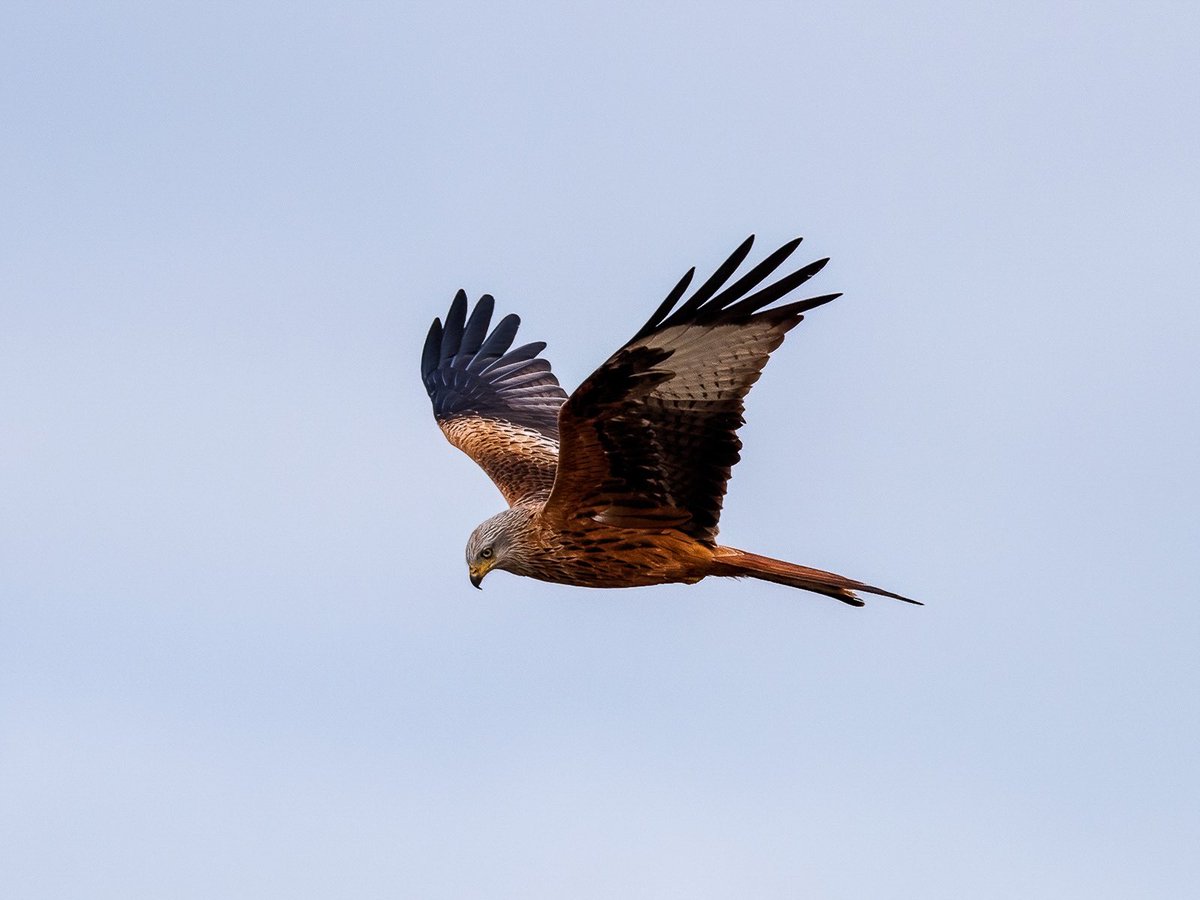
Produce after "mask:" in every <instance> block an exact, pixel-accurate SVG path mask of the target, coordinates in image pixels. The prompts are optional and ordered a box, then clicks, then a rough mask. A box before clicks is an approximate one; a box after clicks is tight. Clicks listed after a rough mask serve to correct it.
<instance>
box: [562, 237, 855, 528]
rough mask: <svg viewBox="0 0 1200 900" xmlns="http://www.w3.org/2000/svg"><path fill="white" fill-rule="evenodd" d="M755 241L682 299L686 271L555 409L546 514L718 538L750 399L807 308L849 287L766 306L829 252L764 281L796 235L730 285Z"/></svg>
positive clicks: (815, 268)
mask: <svg viewBox="0 0 1200 900" xmlns="http://www.w3.org/2000/svg"><path fill="white" fill-rule="evenodd" d="M753 242H754V236H753V235H751V236H750V237H749V238H747V239H746V240H745V242H743V243H742V245H741V246H740V247H738V249H737V250H735V251H734V252H733V255H732V256H730V257H729V259H727V260H726V261H725V262H724V263H723V264H722V265H721V266H720V268H718V269H717V271H716V272H714V273H713V275H712V276H711V277H710V278H709V279H708V280H707V281H705V282H704V284H702V285H701V286H700V287H699V288H697V289H696V291H695V292H694V293H693V294H692V295H691V296H690V297H689V298H687V299H686V300H684V301H683V302H682V303H680V299H681V298H682V297H683V295H684V292H685V291H686V290H687V288H688V286H689V284H690V283H691V280H692V276H693V275H694V274H695V269H691V270H689V271H688V273H687V274H686V275H684V276H683V278H682V279H681V280H680V282H679V283H678V284H677V285H676V286H675V288H674V289H673V290H672V291H671V293H670V294H669V295H668V296H667V298H666V300H664V301H663V303H662V305H660V306H659V308H658V309H657V310H656V311H655V313H654V315H653V316H651V317H650V320H649V321H648V322H647V323H646V324H645V325H644V326H642V329H641V330H640V331H639V332H638V333H637V334H636V335H634V337H633V339H632V340H630V341H629V343H627V344H626V345H625V346H624V347H622V348H621V349H620V350H618V351H617V352H616V353H614V354H613V355H612V356H611V357H610V358H609V359H608V361H607V362H605V363H604V365H602V366H601V367H600V368H599V369H597V370H596V371H595V372H594V373H592V375H591V376H590V377H589V378H588V379H587V380H586V381H585V382H584V383H583V384H582V385H580V387H579V388H578V389H577V390H576V391H575V392H574V393H573V394H572V395H571V397H570V399H569V400H568V401H567V402H566V404H565V405H564V406H563V408H562V411H561V412H560V414H559V428H560V433H561V440H562V446H561V449H560V453H559V466H558V476H557V480H556V481H555V482H554V489H553V491H552V492H551V494H550V497H549V499H548V500H547V502H546V508H545V512H546V514H547V515H549V516H552V517H553V518H554V519H556V520H557V521H559V522H561V523H564V524H565V523H566V522H567V521H569V520H570V519H572V518H576V517H579V516H589V517H592V518H594V519H597V520H599V521H603V522H608V523H611V524H614V525H620V526H625V527H630V528H650V529H653V528H663V527H673V528H678V529H679V530H681V531H684V532H685V533H687V534H689V535H691V536H692V537H694V538H696V539H698V540H702V541H707V542H715V538H716V535H717V522H718V519H719V518H720V515H721V504H722V501H723V499H724V496H725V487H726V484H727V482H728V481H729V474H730V471H731V469H732V468H733V465H734V464H735V463H736V462H737V461H738V459H739V451H740V450H741V446H742V444H741V441H740V440H739V439H738V436H737V430H738V428H739V427H741V425H742V423H743V422H744V419H743V418H742V412H743V404H742V401H743V399H744V398H745V396H746V394H747V393H748V392H749V390H750V388H751V386H752V385H753V384H754V382H756V381H757V380H758V377H759V374H760V373H761V372H762V369H763V366H764V365H766V362H767V357H768V356H769V355H770V353H771V351H773V350H774V349H775V348H776V347H778V346H779V345H780V344H781V343H782V342H783V336H784V334H786V333H787V332H788V331H789V330H790V329H791V328H793V327H795V326H796V325H797V324H798V323H799V322H800V320H801V319H802V318H803V313H804V312H806V311H807V310H810V309H812V308H814V307H816V306H820V305H821V304H823V303H828V302H829V301H830V300H833V299H834V298H836V297H839V296H841V295H840V294H827V295H825V296H822V297H814V298H812V299H810V300H802V301H799V302H797V303H789V304H787V305H786V306H780V307H777V308H775V309H769V310H765V311H762V312H760V310H762V309H763V307H765V306H767V305H768V304H770V303H772V302H774V301H775V300H778V299H780V298H781V297H783V296H784V295H786V294H788V293H790V292H791V291H793V290H795V289H796V288H797V287H799V286H800V285H802V284H804V282H806V281H807V280H808V279H809V278H811V277H812V276H813V275H815V274H816V273H817V272H819V271H820V270H821V268H822V267H824V265H825V263H827V262H828V260H827V259H822V260H818V261H817V262H814V263H810V264H809V265H807V266H805V267H803V268H802V269H799V270H797V271H795V272H792V273H791V274H790V275H787V276H785V277H783V278H780V279H779V280H778V281H775V282H774V283H772V284H769V285H766V286H765V287H760V285H762V284H763V282H764V281H766V280H767V279H768V278H769V277H770V276H771V274H772V273H773V272H775V270H776V269H778V268H779V266H780V265H781V264H782V263H783V261H784V260H786V259H787V258H788V257H789V256H790V255H791V254H792V252H793V251H794V250H795V249H796V247H797V246H798V245H799V243H800V239H799V238H797V239H796V240H794V241H790V242H789V243H787V244H785V245H784V246H782V247H780V248H779V249H778V250H776V251H775V252H774V253H772V254H771V255H770V256H768V257H767V258H766V259H764V260H763V261H762V262H760V263H759V264H758V265H756V266H754V267H753V268H751V269H750V270H749V271H748V272H746V273H745V274H744V275H742V276H741V277H740V278H738V279H737V280H736V281H734V282H732V283H731V284H728V285H726V282H728V281H729V279H730V278H731V277H732V276H733V274H734V272H735V271H736V270H737V269H738V267H739V266H740V265H741V263H742V261H743V260H744V259H745V258H746V256H747V254H749V252H750V247H751V245H752V244H753ZM756 289H757V290H756Z"/></svg>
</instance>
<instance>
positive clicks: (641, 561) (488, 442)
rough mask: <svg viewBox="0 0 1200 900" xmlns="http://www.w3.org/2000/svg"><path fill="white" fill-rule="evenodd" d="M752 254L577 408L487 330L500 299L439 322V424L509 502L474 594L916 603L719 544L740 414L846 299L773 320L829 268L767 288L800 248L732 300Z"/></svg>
mask: <svg viewBox="0 0 1200 900" xmlns="http://www.w3.org/2000/svg"><path fill="white" fill-rule="evenodd" d="M752 241H753V238H750V239H748V240H747V241H746V242H744V243H743V244H742V245H741V246H740V247H739V248H738V250H737V251H735V252H734V254H733V255H732V256H731V257H730V258H729V259H728V260H727V261H726V262H725V263H724V264H723V265H722V266H720V267H719V268H718V269H717V271H716V272H715V273H714V274H713V275H712V276H711V277H710V278H709V279H708V280H707V281H706V282H705V283H704V284H703V285H701V286H700V287H699V288H697V289H696V291H695V292H694V293H693V294H692V296H691V297H689V298H688V299H687V300H684V301H683V302H682V303H680V300H681V299H682V297H683V294H684V292H685V291H686V290H687V287H688V285H689V283H690V281H691V278H692V275H693V273H694V270H693V271H691V272H688V274H687V275H685V276H684V278H683V279H682V280H681V281H680V282H679V284H677V285H676V287H675V288H674V289H673V290H672V291H671V293H670V294H669V295H668V297H667V299H666V300H665V301H664V302H663V303H662V304H661V305H660V306H659V308H658V310H657V311H656V312H655V314H654V315H653V316H652V317H651V319H650V321H649V322H647V323H646V325H645V326H643V327H642V329H641V330H640V331H639V332H638V333H637V334H636V335H635V336H634V337H633V339H631V340H630V341H629V342H628V343H627V344H626V345H625V346H624V347H622V348H621V349H619V350H618V351H617V352H616V353H614V354H613V355H612V356H611V357H610V358H609V359H608V361H607V362H605V363H604V364H603V365H602V366H601V367H600V368H599V369H597V370H596V371H595V372H594V373H593V374H592V375H591V376H590V377H589V378H588V379H587V380H585V381H584V383H583V384H582V385H580V387H579V388H578V389H577V390H576V391H575V392H574V393H573V394H571V395H570V396H569V397H568V396H567V394H566V392H565V391H563V389H562V388H561V387H560V386H559V384H558V381H557V379H555V377H554V375H553V374H552V372H551V371H550V364H549V363H548V362H546V360H544V359H542V358H541V357H540V355H539V354H540V353H541V351H542V350H543V349H544V347H545V345H544V344H542V343H535V344H526V345H524V346H522V347H518V348H516V349H513V350H510V349H509V347H510V346H511V344H512V341H513V338H514V337H515V335H516V330H517V325H518V324H519V320H518V319H517V317H516V316H512V315H510V316H507V317H505V318H504V319H503V320H501V322H500V323H499V324H497V325H496V327H495V328H494V329H492V330H491V331H490V332H489V331H488V327H489V325H490V321H491V315H492V309H493V305H494V301H493V300H492V298H491V297H490V296H488V295H484V296H483V298H481V299H480V301H479V303H478V304H476V307H475V309H474V311H473V312H472V314H471V316H470V318H469V319H468V318H467V314H466V313H467V300H466V295H465V294H464V293H463V292H462V291H459V293H458V295H457V296H456V297H455V299H454V303H453V304H452V305H451V308H450V313H449V314H448V315H447V317H446V323H445V325H444V326H443V325H442V323H441V321H440V320H434V323H433V326H432V327H431V328H430V332H429V336H428V338H427V339H426V342H425V349H424V352H423V354H422V363H421V370H422V378H423V380H424V382H425V386H426V389H427V390H428V392H429V395H430V399H431V400H432V402H433V408H434V415H435V417H436V419H437V421H438V424H439V425H440V427H441V428H442V431H443V433H444V434H445V435H446V437H447V439H449V441H450V442H451V443H452V444H454V445H455V446H457V447H458V448H459V449H461V450H463V451H464V452H465V453H466V454H467V455H468V456H470V457H471V458H472V459H474V460H475V461H476V462H477V463H478V464H479V465H480V466H481V467H482V468H483V469H484V471H485V472H486V473H487V474H488V475H489V476H490V477H491V479H492V480H493V481H494V482H495V483H496V485H497V487H498V488H499V489H500V491H501V493H502V494H503V495H504V498H505V500H507V501H508V503H509V508H508V509H507V510H504V511H503V512H501V513H498V514H497V515H495V516H493V517H492V518H490V519H488V520H487V521H486V522H484V523H483V524H481V525H480V526H479V527H478V528H476V529H475V531H474V533H473V534H472V535H471V538H470V540H469V541H468V543H467V565H468V568H469V570H470V574H471V581H472V583H473V584H474V585H475V586H476V587H478V586H479V583H480V581H481V580H482V579H483V576H484V575H486V574H487V572H488V571H490V570H491V569H493V568H500V569H505V570H507V571H509V572H512V573H514V574H517V575H525V576H528V577H531V578H537V579H540V580H542V581H549V582H554V583H557V584H569V585H578V586H585V587H597V588H618V587H640V586H645V585H654V584H667V583H673V582H675V583H678V582H682V583H687V584H691V583H695V582H697V581H699V580H701V579H702V578H705V577H707V576H710V575H717V576H735V577H736V576H750V577H754V578H759V579H763V580H766V581H773V582H777V583H780V584H786V585H789V586H792V587H799V588H803V589H805V590H810V591H815V592H817V593H821V594H825V595H827V596H831V597H835V598H837V599H839V600H842V601H843V602H845V603H850V604H852V605H856V606H861V605H862V601H861V600H860V599H859V598H858V597H857V596H856V595H855V593H854V592H855V591H856V590H857V591H866V592H868V593H875V594H882V595H884V596H889V597H895V598H897V599H900V600H907V599H908V598H905V597H901V596H900V595H898V594H893V593H891V592H890V591H885V590H883V589H881V588H876V587H872V586H870V585H867V584H863V583H862V582H859V581H855V580H853V579H849V578H843V577H842V576H840V575H834V574H833V573H830V572H824V571H821V570H819V569H810V568H807V567H804V566H798V565H795V564H793V563H787V562H783V561H781V560H774V559H770V558H768V557H762V556H758V555H756V554H752V553H746V552H744V551H741V550H737V549H734V548H731V547H724V546H721V545H719V544H718V543H717V542H716V534H717V523H718V519H719V518H720V511H721V505H722V502H723V498H724V493H725V487H726V484H727V482H728V479H729V475H730V471H731V469H732V467H733V465H734V464H735V463H736V462H737V461H738V455H739V450H740V448H741V442H740V441H739V439H738V437H737V429H738V427H740V426H741V424H742V422H743V419H742V410H743V406H742V403H743V399H744V398H745V396H746V394H747V393H748V392H749V390H750V387H751V386H752V385H753V384H754V382H755V381H757V380H758V376H759V373H760V372H761V371H762V368H763V366H764V365H765V364H766V361H767V357H768V356H769V355H770V353H771V352H772V351H773V350H774V349H775V348H776V347H778V346H779V344H780V343H782V341H783V337H784V335H785V334H786V332H787V331H789V330H790V329H791V328H793V327H794V326H795V325H797V324H798V323H799V322H800V320H801V319H802V318H803V313H804V312H806V311H808V310H809V309H813V308H815V307H817V306H820V305H821V304H823V303H827V302H828V301H830V300H833V299H834V298H835V297H837V296H838V295H837V294H832V295H826V296H823V297H816V298H813V299H810V300H804V301H800V302H795V303H790V304H787V305H784V306H780V307H775V308H771V309H764V307H767V306H768V305H769V304H770V303H772V302H773V301H774V300H777V299H779V298H781V297H783V296H784V295H786V294H787V293H789V292H790V291H792V290H793V289H794V288H796V287H798V286H799V285H800V284H803V283H804V282H805V281H807V280H808V279H809V278H810V277H811V276H812V275H814V274H816V273H817V272H818V271H820V269H821V268H822V267H823V266H824V264H825V263H826V262H827V260H819V261H818V262H816V263H812V264H810V265H808V266H805V267H804V268H802V269H800V270H798V271H796V272H793V273H791V274H790V275H788V276H785V277H784V278H781V279H779V280H778V281H776V282H774V283H772V284H770V285H768V286H766V287H759V286H760V285H761V284H762V283H763V282H764V281H765V280H766V279H767V278H768V276H770V275H771V274H772V273H773V272H774V271H775V269H777V268H778V267H779V265H780V264H781V263H782V262H783V260H784V259H786V258H787V257H788V256H789V255H790V254H791V253H792V251H793V250H794V249H795V248H796V246H797V245H798V244H799V240H795V241H792V242H790V243H788V244H786V245H784V246H783V247H781V248H780V249H779V250H777V251H775V252H774V253H773V254H771V255H770V256H768V257H767V258H766V259H765V260H763V261H762V262H761V263H759V264H758V265H756V266H754V267H752V268H751V269H750V271H749V272H747V273H746V274H744V275H742V276H741V277H740V278H738V279H737V280H736V281H734V282H733V283H731V284H728V285H727V284H726V282H727V281H728V280H729V279H730V277H731V276H732V275H733V273H734V271H735V270H736V269H737V268H738V266H739V265H740V264H741V262H742V261H743V260H744V259H745V257H746V255H747V254H748V253H749V250H750V246H751V243H752ZM755 288H758V290H755ZM909 602H915V601H909Z"/></svg>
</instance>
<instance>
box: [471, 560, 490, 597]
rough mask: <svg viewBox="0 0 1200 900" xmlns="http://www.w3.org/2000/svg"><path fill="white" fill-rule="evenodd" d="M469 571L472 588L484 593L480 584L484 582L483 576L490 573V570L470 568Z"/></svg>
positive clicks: (481, 567) (480, 567)
mask: <svg viewBox="0 0 1200 900" xmlns="http://www.w3.org/2000/svg"><path fill="white" fill-rule="evenodd" d="M467 571H468V572H469V573H470V576H471V587H473V588H475V589H477V590H480V591H482V590H483V588H482V587H481V586H480V582H481V581H483V576H484V575H486V574H487V573H488V570H487V569H486V568H484V567H483V566H479V567H475V566H468V567H467Z"/></svg>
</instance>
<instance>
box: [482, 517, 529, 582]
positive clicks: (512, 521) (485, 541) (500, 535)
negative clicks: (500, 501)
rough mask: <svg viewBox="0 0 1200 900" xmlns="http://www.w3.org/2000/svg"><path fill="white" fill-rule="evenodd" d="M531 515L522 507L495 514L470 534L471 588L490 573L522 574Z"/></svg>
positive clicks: (527, 549)
mask: <svg viewBox="0 0 1200 900" xmlns="http://www.w3.org/2000/svg"><path fill="white" fill-rule="evenodd" d="M532 516H533V514H532V511H530V510H528V509H523V508H521V507H519V506H518V507H513V508H512V509H506V510H504V512H499V513H496V515H494V516H492V517H491V518H490V519H488V520H487V521H486V522H484V523H482V524H481V525H480V526H479V527H478V528H476V529H475V530H474V531H473V532H471V537H470V538H468V539H467V571H468V572H469V573H470V577H471V584H473V585H474V586H475V587H477V588H480V590H482V588H481V587H480V582H482V581H483V576H485V575H486V574H487V573H488V572H490V571H491V570H492V569H504V570H506V571H509V572H514V573H516V574H518V575H519V574H521V570H522V568H523V563H524V561H525V559H526V558H527V557H528V553H529V548H528V543H527V536H528V532H529V526H530V520H531V519H532Z"/></svg>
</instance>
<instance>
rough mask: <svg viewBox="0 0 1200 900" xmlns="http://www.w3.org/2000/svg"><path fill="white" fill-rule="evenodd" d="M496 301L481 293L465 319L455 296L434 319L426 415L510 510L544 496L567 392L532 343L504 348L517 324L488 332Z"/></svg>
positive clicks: (426, 363) (461, 298)
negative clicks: (442, 314) (429, 409)
mask: <svg viewBox="0 0 1200 900" xmlns="http://www.w3.org/2000/svg"><path fill="white" fill-rule="evenodd" d="M494 306H495V301H494V300H493V299H492V297H491V295H489V294H484V295H483V296H482V297H481V298H480V299H479V302H478V303H477V304H475V309H474V310H473V311H472V313H471V317H470V318H469V319H468V318H467V295H466V294H465V293H464V292H463V291H459V292H458V293H457V294H456V295H455V297H454V302H453V303H451V304H450V312H449V313H447V314H446V324H445V325H444V326H443V325H442V322H441V320H440V319H434V320H433V325H432V326H430V328H429V334H428V336H427V337H426V338H425V349H424V351H423V352H422V353H421V380H422V381H424V382H425V390H426V391H428V392H429V399H430V400H431V401H433V416H434V418H435V419H436V420H437V423H438V426H439V427H440V428H441V429H442V433H443V434H445V435H446V438H447V440H449V441H450V443H451V444H453V445H454V446H455V447H458V449H460V450H462V451H463V452H464V453H466V454H467V456H469V457H471V459H473V460H475V462H477V463H478V464H479V465H480V467H481V468H482V469H483V470H484V471H485V472H486V473H487V474H488V477H489V478H491V479H492V481H494V482H495V483H496V487H498V488H499V489H500V493H502V494H503V495H504V499H505V500H507V501H508V504H509V506H512V505H513V504H515V503H517V502H518V501H520V500H522V499H528V498H532V497H539V496H540V497H544V496H545V495H546V494H547V493H548V492H549V490H550V487H551V485H552V484H553V483H554V471H555V468H556V466H557V464H558V410H559V407H560V406H562V404H563V401H565V400H566V399H567V393H566V391H564V390H563V389H562V388H561V387H560V386H559V384H558V379H557V378H555V377H554V373H553V372H551V371H550V363H549V362H547V361H546V360H544V359H542V358H541V357H540V356H539V355H538V354H540V353H541V352H542V350H544V349H545V348H546V345H545V344H544V343H543V342H541V341H537V342H535V343H532V344H525V345H523V346H520V347H517V348H516V349H512V350H510V349H509V347H511V346H512V342H513V338H515V337H516V334H517V326H518V325H520V324H521V320H520V319H519V318H518V317H517V316H515V315H507V316H505V317H504V318H503V319H501V320H500V322H499V323H498V324H497V325H496V327H495V328H493V329H492V330H491V333H490V334H489V333H488V325H489V324H490V323H491V319H492V310H493V308H494Z"/></svg>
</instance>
